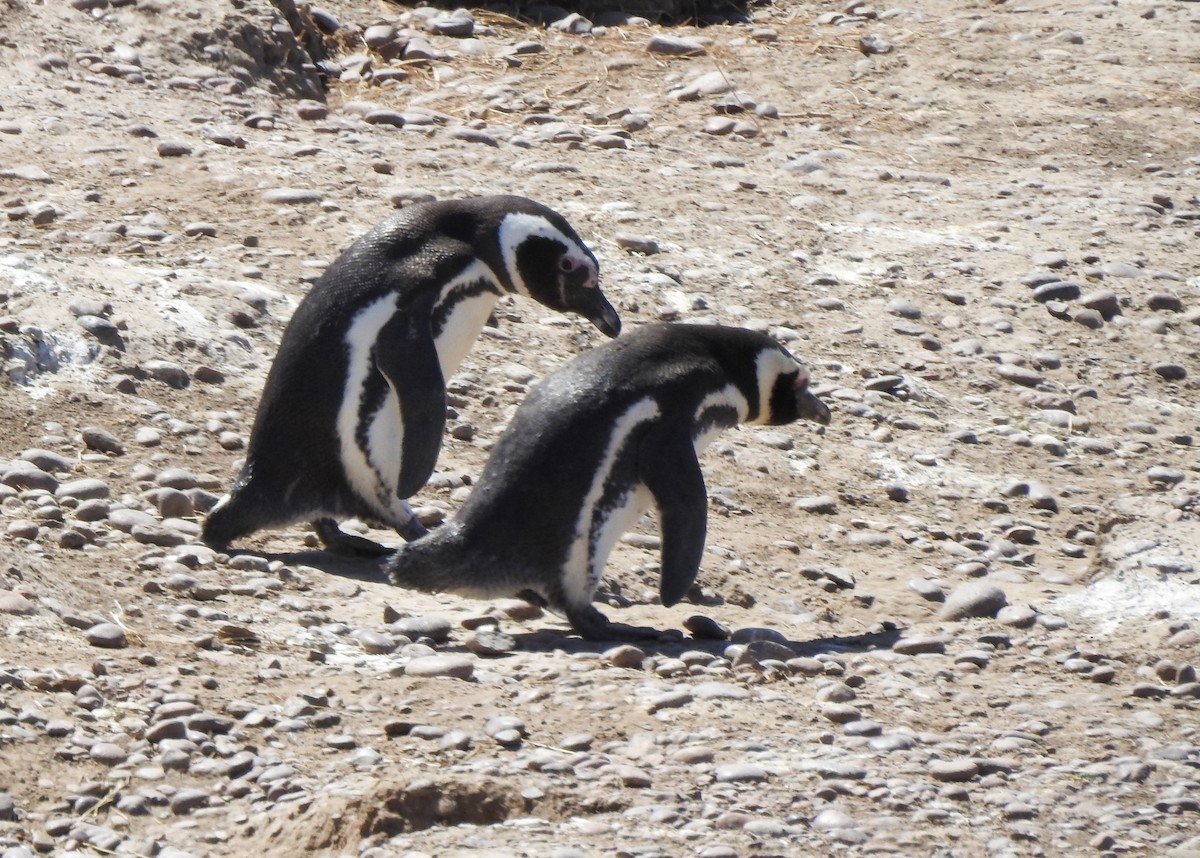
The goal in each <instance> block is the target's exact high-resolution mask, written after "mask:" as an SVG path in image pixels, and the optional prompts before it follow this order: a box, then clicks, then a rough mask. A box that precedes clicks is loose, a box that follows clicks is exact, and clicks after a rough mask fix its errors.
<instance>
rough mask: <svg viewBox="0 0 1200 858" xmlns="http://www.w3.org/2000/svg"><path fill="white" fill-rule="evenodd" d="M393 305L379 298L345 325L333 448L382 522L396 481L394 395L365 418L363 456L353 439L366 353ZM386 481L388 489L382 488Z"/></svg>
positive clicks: (398, 433) (398, 440)
mask: <svg viewBox="0 0 1200 858" xmlns="http://www.w3.org/2000/svg"><path fill="white" fill-rule="evenodd" d="M397 303H398V299H397V296H396V295H394V294H388V295H385V296H383V297H382V298H379V299H378V300H376V301H375V302H374V303H372V304H369V305H368V306H366V307H364V308H363V309H361V310H359V311H358V313H356V314H355V316H354V320H353V321H352V322H351V323H350V328H349V330H347V331H346V340H345V342H346V347H347V349H348V351H349V355H348V362H349V367H348V372H347V376H346V389H345V390H344V391H343V392H342V404H341V407H340V408H339V409H338V419H337V432H338V443H339V444H340V446H341V451H342V462H343V463H344V465H345V468H346V477H347V479H348V480H349V482H350V485H352V486H353V487H354V488H355V489H356V490H357V491H358V493H359V494H360V495H361V496H362V497H364V498H366V499H368V500H372V501H374V502H375V503H376V504H378V505H379V506H380V510H379V511H380V513H381V514H384V517H385V518H386V517H387V513H388V512H390V508H391V506H392V504H391V497H392V495H394V493H395V488H394V487H395V485H396V482H397V480H399V478H400V451H401V444H402V443H403V440H404V426H403V424H402V423H401V422H400V407H399V403H398V401H397V399H396V394H395V393H394V392H392V391H389V392H388V394H387V396H386V397H385V398H384V401H383V404H382V405H381V406H380V408H379V410H378V411H376V412H375V413H374V414H372V415H371V416H370V417H369V418H368V420H369V421H370V425H369V426H368V429H367V453H366V454H364V452H363V450H362V449H361V448H359V446H358V441H357V439H356V434H357V431H358V421H359V412H360V411H361V409H362V400H363V388H364V386H365V385H366V381H367V376H368V374H369V373H370V371H371V368H372V361H371V350H372V349H373V348H374V347H375V342H376V340H378V339H379V332H380V330H381V329H382V328H383V326H384V325H386V324H387V323H388V320H389V319H391V318H392V316H393V315H395V313H396V304H397ZM389 481H390V486H391V488H388V485H389Z"/></svg>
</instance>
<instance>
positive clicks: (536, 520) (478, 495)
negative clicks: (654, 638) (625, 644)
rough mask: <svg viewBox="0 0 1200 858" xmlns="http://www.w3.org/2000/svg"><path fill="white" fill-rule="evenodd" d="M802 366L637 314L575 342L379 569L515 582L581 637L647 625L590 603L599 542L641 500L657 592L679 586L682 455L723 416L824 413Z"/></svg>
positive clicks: (668, 596) (773, 348)
mask: <svg viewBox="0 0 1200 858" xmlns="http://www.w3.org/2000/svg"><path fill="white" fill-rule="evenodd" d="M808 380H809V376H808V371H807V369H806V368H805V367H804V366H803V365H802V364H801V363H800V362H799V361H797V360H796V358H794V357H793V356H792V355H791V354H790V353H789V352H788V351H787V350H786V349H784V348H783V347H782V346H780V345H779V344H778V343H776V342H775V341H774V340H772V339H771V338H770V337H768V336H766V335H765V334H760V333H756V332H753V331H749V330H745V329H742V328H733V327H724V326H718V325H686V324H659V325H649V326H646V327H642V328H639V329H637V330H636V331H634V332H632V333H629V334H626V335H625V336H623V337H621V338H620V339H617V340H614V341H612V342H609V343H605V344H603V345H601V346H599V347H597V348H595V349H592V350H590V351H587V352H584V353H583V354H581V355H579V356H577V357H576V358H574V359H573V360H571V361H570V362H569V363H567V364H566V365H565V366H563V367H562V368H560V369H558V370H556V371H555V372H553V373H551V374H550V375H549V376H547V377H546V378H545V379H544V380H543V381H542V382H541V383H540V384H538V385H537V386H536V387H535V388H534V389H533V391H532V392H530V394H529V395H528V397H526V399H525V401H524V402H523V403H522V404H521V405H520V407H519V408H518V409H517V411H516V413H515V414H514V416H513V418H512V420H511V422H510V423H509V425H508V427H507V428H506V429H505V431H504V433H503V435H502V436H501V437H500V439H499V440H498V441H497V442H496V445H495V447H494V448H493V449H492V453H491V456H490V458H489V460H488V462H487V464H486V466H485V467H484V470H483V473H482V474H481V475H480V477H479V479H478V481H477V482H476V485H475V488H474V489H473V490H472V492H471V494H470V496H469V497H468V498H467V500H466V502H465V503H464V504H463V506H462V508H461V509H460V510H459V512H458V514H457V515H456V516H455V517H454V518H453V519H451V520H450V521H449V522H448V523H447V524H445V525H443V526H442V527H441V528H439V529H438V530H436V531H434V532H433V533H431V534H429V535H428V536H426V537H424V538H423V539H420V540H417V541H416V542H411V543H408V544H406V545H403V546H401V547H400V548H398V549H397V550H396V552H395V554H393V555H392V556H391V557H389V558H388V559H387V561H386V564H385V571H386V573H387V575H388V577H389V578H390V579H391V581H392V583H394V584H397V585H399V586H401V587H406V588H409V589H416V590H425V591H432V592H437V591H441V592H449V593H456V594H459V595H465V596H470V597H474V598H497V597H504V596H513V595H517V596H521V597H522V598H526V599H529V600H531V601H535V602H537V603H540V604H543V605H547V606H549V607H550V608H551V609H553V610H555V611H557V612H559V613H561V614H563V615H564V616H566V618H567V619H568V620H569V621H570V623H571V625H572V626H573V628H574V629H575V631H576V632H578V633H579V634H580V635H581V636H582V637H584V638H587V639H589V640H611V639H619V638H621V637H627V636H639V637H643V636H647V634H651V635H656V634H657V632H653V630H647V629H640V628H633V627H629V626H616V625H615V624H612V623H610V622H609V620H608V619H607V618H606V617H605V616H604V615H603V614H602V613H601V612H600V611H599V610H597V609H596V607H595V606H594V605H593V604H592V598H593V596H594V595H595V592H596V589H597V587H598V586H599V583H600V579H601V574H602V572H603V569H604V564H605V561H606V560H607V558H608V555H609V552H610V551H611V550H612V548H613V546H614V544H615V543H616V541H617V540H618V539H619V538H620V536H621V534H622V533H624V532H625V531H626V530H627V529H628V528H629V527H630V526H632V525H633V523H634V522H636V521H637V519H638V517H639V516H640V515H641V514H642V513H643V512H645V511H646V510H647V509H649V508H650V507H651V506H655V507H657V509H658V517H659V526H660V528H661V531H662V548H661V552H662V558H661V559H662V573H661V574H662V577H661V582H660V588H659V597H660V599H661V601H662V603H663V604H664V605H666V606H671V605H674V604H675V603H677V602H678V601H679V600H680V599H682V598H683V597H684V595H686V593H687V591H688V589H689V588H690V587H691V585H692V583H693V582H694V581H695V579H696V574H697V572H698V570H699V566H700V559H701V555H702V553H703V551H704V541H705V535H706V529H707V513H708V495H707V490H706V488H705V484H704V477H703V474H702V473H701V469H700V462H699V460H698V458H697V456H698V454H699V453H700V451H702V450H703V449H704V447H705V446H706V445H707V444H708V443H709V442H710V441H711V440H712V439H713V438H714V437H715V436H716V435H717V434H718V433H719V432H720V431H721V430H722V429H726V428H729V427H732V426H734V425H735V424H738V423H753V424H767V425H779V424H784V423H791V422H793V421H796V420H800V419H805V420H811V421H814V422H816V423H820V424H828V423H829V408H828V407H827V406H826V405H825V404H824V403H823V402H822V401H821V400H820V399H818V398H817V397H816V396H815V395H813V393H812V392H811V391H810V390H809V389H808Z"/></svg>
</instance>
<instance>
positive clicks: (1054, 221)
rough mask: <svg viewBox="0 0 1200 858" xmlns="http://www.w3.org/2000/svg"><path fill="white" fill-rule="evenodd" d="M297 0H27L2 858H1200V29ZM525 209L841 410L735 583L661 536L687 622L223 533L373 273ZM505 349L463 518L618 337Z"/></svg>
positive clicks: (740, 531) (5, 624)
mask: <svg viewBox="0 0 1200 858" xmlns="http://www.w3.org/2000/svg"><path fill="white" fill-rule="evenodd" d="M293 11H294V10H293V9H292V8H291V7H290V5H289V4H287V3H280V4H279V6H278V8H276V7H274V6H270V5H268V4H266V3H258V2H251V3H244V4H240V5H238V6H227V5H226V4H223V3H219V2H217V0H199V2H194V3H191V4H187V5H186V6H175V5H174V4H150V3H147V2H144V0H135V2H128V0H125V2H122V3H116V4H112V5H109V4H108V3H105V2H102V0H75V2H72V3H69V4H57V3H54V4H41V3H35V2H30V0H9V2H8V3H7V4H5V7H4V9H3V20H4V29H3V30H2V31H0V66H2V67H3V68H5V72H4V80H5V82H6V86H5V88H4V90H3V92H2V93H0V208H2V209H3V213H4V217H5V227H4V230H3V231H0V355H2V356H3V360H4V372H5V379H4V380H0V402H2V403H3V408H2V410H0V421H2V424H0V426H2V430H3V442H2V446H0V525H2V530H0V539H2V540H3V542H2V543H0V630H2V632H3V636H4V637H3V646H2V648H0V856H4V858H17V856H25V855H29V854H37V853H43V854H51V853H52V854H56V855H62V854H72V853H79V854H110V853H114V852H115V853H117V854H129V855H159V856H175V857H176V858H178V856H184V855H229V856H242V855H247V854H253V853H258V854H262V855H295V854H299V852H300V851H301V850H302V849H303V850H308V851H309V852H310V853H311V854H330V855H343V854H344V855H370V856H384V855H412V856H416V855H436V856H443V855H455V854H460V853H464V854H465V853H466V852H467V851H468V850H470V851H472V852H473V853H474V854H491V855H496V856H510V855H511V856H515V855H533V856H558V858H567V856H577V855H582V856H591V855H620V856H639V858H643V856H652V855H668V856H703V858H723V856H767V855H781V856H782V855H812V854H824V853H826V852H828V851H831V850H833V849H834V848H836V849H838V850H839V851H841V852H843V853H845V854H898V855H929V856H934V855H937V856H1007V855H1014V856H1017V855H1021V856H1023V855H1047V856H1063V855H1098V856H1108V855H1146V856H1163V855H1171V856H1177V858H1179V856H1195V855H1200V840H1198V839H1197V834H1196V832H1197V830H1200V771H1198V769H1200V733H1198V729H1200V714H1198V711H1197V705H1198V704H1197V699H1198V698H1200V684H1198V683H1197V679H1196V666H1197V665H1198V664H1200V587H1198V586H1197V585H1198V584H1200V569H1198V568H1197V563H1198V562H1200V561H1198V560H1197V557H1198V556H1200V525H1198V523H1197V515H1198V512H1197V497H1198V491H1197V485H1198V483H1197V479H1198V477H1197V474H1198V471H1200V467H1198V463H1200V455H1198V453H1197V447H1198V446H1200V442H1198V441H1197V435H1198V433H1200V409H1198V408H1197V392H1198V387H1197V384H1198V382H1197V378H1198V377H1200V361H1198V360H1197V357H1198V354H1200V241H1197V239H1198V238H1200V199H1198V196H1197V195H1198V194H1200V181H1198V178H1200V122H1198V121H1197V116H1198V115H1200V112H1198V108H1200V73H1198V72H1197V68H1198V66H1197V62H1198V61H1200V53H1198V49H1197V46H1198V45H1200V38H1198V37H1200V7H1198V6H1197V5H1196V4H1194V3H1189V2H1177V0H1163V2H1139V0H1132V2H1124V3H1120V4H1112V3H1096V4H1094V5H1085V4H1084V3H1081V2H1068V3H1065V4H1064V3H1048V2H1046V3H1043V2H1029V3H1015V2H1008V3H997V4H992V3H968V4H966V5H963V4H961V3H949V2H946V0H927V2H920V3H918V4H915V5H909V6H902V7H895V8H889V9H874V8H872V7H869V6H867V5H865V4H857V3H850V4H846V5H836V4H818V3H807V2H795V3H791V2H789V3H780V4H778V5H774V6H763V7H755V8H754V9H752V10H751V12H750V16H751V18H752V20H751V22H749V23H745V24H725V25H718V26H709V27H703V28H697V27H691V26H678V27H660V26H657V25H652V24H649V23H646V22H639V21H637V20H624V21H622V20H620V19H619V18H616V17H612V18H609V17H601V16H596V18H595V19H594V20H592V21H588V20H586V19H582V18H579V17H573V18H566V19H558V20H557V21H554V20H553V18H552V16H551V18H550V19H548V20H549V21H550V23H549V24H548V25H547V24H538V23H531V22H529V21H526V20H518V19H516V18H512V17H509V16H506V15H503V14H501V13H498V12H495V11H484V10H471V11H469V12H454V11H450V10H428V9H407V8H405V7H400V6H396V5H391V4H381V5H378V6H372V7H370V8H366V7H365V6H362V5H357V6H356V4H351V3H346V2H330V3H328V4H325V6H324V8H322V9H318V10H315V11H313V10H305V9H301V10H300V12H299V13H296V14H294V15H290V20H291V23H290V24H289V13H291V12H293ZM293 25H294V28H293ZM317 63H323V64H324V65H322V66H320V68H321V69H322V71H323V73H324V75H325V76H326V78H327V79H328V80H329V88H328V92H327V97H326V98H325V100H324V101H321V100H320V98H319V96H320V91H319V88H316V87H319V82H320V81H319V75H318V73H317V69H318V65H317ZM498 192H516V193H522V194H525V195H528V196H531V197H534V198H537V199H540V200H543V201H545V202H547V203H549V204H551V205H552V206H554V207H555V208H557V209H559V210H560V211H561V212H563V213H564V214H565V215H566V216H567V217H568V218H569V219H570V220H571V221H572V223H573V224H574V225H575V226H576V227H577V229H578V230H579V232H580V233H581V234H582V235H583V236H584V237H585V238H586V239H587V240H588V241H589V242H590V243H591V244H592V246H593V247H594V249H595V251H596V254H597V256H598V258H599V259H600V261H601V267H602V272H603V278H604V288H605V290H606V292H607V293H608V294H609V295H610V297H611V298H612V299H613V301H614V303H615V304H616V305H617V306H618V307H619V309H620V311H621V314H622V316H623V319H624V321H625V324H626V325H627V326H633V325H636V324H638V323H641V322H646V321H652V320H663V319H667V320H670V319H677V320H688V321H704V320H708V321H719V322H723V323H728V324H741V325H745V326H747V327H754V328H759V329H762V330H766V331H769V332H771V333H772V334H774V335H775V336H776V337H778V338H779V339H780V340H781V341H783V342H784V343H785V344H786V345H787V346H788V347H789V348H791V349H792V350H793V351H794V352H795V353H796V354H797V355H798V356H799V357H800V358H802V359H803V360H805V361H806V362H808V363H809V364H810V366H811V367H812V372H813V377H814V380H815V381H814V383H815V385H816V387H817V389H818V391H819V392H820V393H821V395H822V396H823V397H824V398H825V399H826V401H828V402H829V403H830V404H831V407H832V408H833V410H834V421H833V423H832V425H831V426H829V427H828V429H826V430H824V431H817V430H815V429H814V427H811V426H807V425H800V424H798V425H796V426H791V427H784V428H782V429H771V430H740V431H734V432H729V433H727V434H726V435H725V436H723V438H722V439H720V440H719V441H718V442H717V443H716V444H714V445H713V446H712V447H711V448H710V449H709V452H708V453H707V454H706V456H705V459H704V466H705V472H706V478H707V481H708V485H709V490H710V504H709V540H708V548H707V551H706V554H705V560H704V564H703V567H702V571H701V575H700V579H699V585H698V587H697V588H696V589H695V590H694V592H693V594H692V598H691V599H690V604H685V605H681V606H679V607H677V608H675V609H671V610H667V609H663V608H662V607H661V606H658V605H657V604H656V601H655V598H654V593H655V590H656V588H657V566H656V563H657V547H658V543H657V530H656V527H655V525H654V522H653V520H652V517H648V518H647V519H646V520H644V521H643V522H641V523H640V524H639V526H638V527H637V528H636V530H635V531H634V532H633V533H631V534H629V535H628V536H627V538H626V539H625V540H624V541H623V543H622V544H621V545H620V546H619V547H618V549H617V550H616V551H615V552H614V554H613V557H612V558H611V560H610V563H609V578H608V579H607V581H606V590H607V592H608V596H607V601H608V602H609V605H608V606H607V607H605V608H604V610H605V611H606V613H608V615H609V616H610V617H612V618H613V619H616V620H619V621H622V622H630V623H635V624H654V625H656V626H658V627H660V628H663V629H664V630H673V631H669V632H667V633H665V634H664V636H663V638H662V640H661V641H659V642H657V643H654V644H653V645H647V646H641V647H640V648H638V647H633V646H629V645H622V644H619V642H614V644H613V645H611V646H605V645H596V644H587V643H585V642H582V641H579V640H578V639H576V638H571V637H569V636H567V635H566V627H565V625H564V624H563V623H562V622H561V620H559V619H558V618H556V617H553V616H550V615H543V614H541V613H540V612H538V611H536V610H531V609H530V608H529V607H528V606H526V605H524V604H523V603H519V602H501V603H496V604H492V603H478V602H469V601H465V600H461V599H456V598H453V597H449V596H445V597H432V596H422V595H419V594H413V593H408V592H406V591H403V590H398V589H395V588H391V587H388V586H386V585H384V584H382V583H379V581H378V580H377V578H376V574H375V570H374V569H373V568H371V567H370V566H369V565H368V564H353V563H349V562H347V561H344V560H338V559H337V558H333V557H330V556H329V555H327V554H324V553H322V552H320V551H318V550H316V548H315V544H316V543H315V540H314V539H313V537H312V535H311V534H309V533H307V532H306V530H305V528H303V527H297V528H294V529H291V530H287V531H280V532H275V533H267V534H262V535H260V536H259V537H256V538H255V539H254V540H251V541H250V543H249V547H251V548H252V549H254V551H253V553H249V554H242V555H235V556H232V557H229V556H225V555H215V554H214V553H213V552H211V551H209V550H207V549H205V548H204V547H202V546H200V545H199V544H198V543H197V541H196V535H197V533H198V523H199V521H200V520H202V515H203V510H205V509H206V508H207V507H208V506H210V505H211V503H212V502H213V501H214V500H215V498H216V497H217V496H219V494H220V493H221V492H222V491H223V490H224V488H225V487H227V486H228V484H229V481H230V479H231V477H232V475H233V474H234V473H235V472H236V468H237V465H238V463H239V461H240V456H241V455H242V449H243V446H244V444H245V439H246V436H247V433H248V431H249V427H250V422H251V420H252V418H253V413H254V408H255V403H256V400H257V396H258V392H259V390H260V389H261V384H262V380H263V378H264V375H265V372H266V369H267V367H268V366H269V365H270V361H271V358H272V355H273V353H274V348H275V345H276V344H277V343H278V340H279V336H280V333H281V331H282V329H283V326H284V324H285V323H286V320H287V318H288V316H289V314H290V313H291V311H292V309H293V308H294V307H295V305H296V302H297V300H298V298H299V296H300V295H302V294H303V291H304V289H305V288H306V286H307V285H308V284H309V283H311V282H312V281H313V280H314V279H315V278H316V277H317V276H319V273H320V271H321V270H322V267H323V266H324V265H326V264H328V262H329V261H330V260H331V259H333V258H334V257H335V256H336V255H337V253H338V252H339V251H340V250H341V249H343V248H344V247H345V246H347V245H348V244H349V243H350V242H351V241H352V240H353V239H354V238H356V237H357V236H358V235H361V234H362V233H363V232H364V231H365V230H366V229H367V228H368V227H369V226H371V225H372V224H374V223H375V222H377V221H378V220H380V219H381V218H382V217H383V216H384V215H385V214H386V213H387V212H388V211H389V210H390V209H391V208H392V207H393V206H395V205H403V204H405V203H407V202H409V201H412V200H415V199H421V198H427V197H431V196H432V197H439V198H447V197H455V196H463V195H468V194H478V193H498ZM497 321H498V325H497V327H494V328H489V329H487V330H486V331H485V333H484V335H483V336H482V337H481V338H480V341H479V342H478V343H477V345H476V347H475V348H474V350H473V351H472V352H471V354H470V355H469V356H468V358H467V360H466V362H465V364H464V366H463V369H462V371H461V372H460V374H459V375H458V376H456V377H455V378H454V379H453V380H452V382H451V385H450V389H451V392H452V394H453V402H452V406H453V412H454V413H453V414H452V420H451V421H450V424H449V429H448V434H447V438H446V443H445V446H444V448H443V452H442V457H441V460H440V462H439V472H438V474H437V475H436V476H435V477H434V479H433V480H432V481H431V482H430V484H429V486H428V487H427V488H426V489H425V490H424V491H423V492H422V493H421V495H420V496H419V497H418V498H417V503H418V504H419V506H420V507H421V510H422V514H423V515H424V516H425V517H426V518H427V519H428V520H430V521H436V520H438V519H439V518H441V517H444V516H446V515H450V514H452V513H453V510H454V509H455V508H456V507H457V506H458V505H459V503H460V502H461V500H462V498H463V497H465V496H466V494H467V493H468V492H469V491H470V485H471V482H472V478H473V475H475V474H478V473H479V471H480V469H481V467H482V463H483V462H484V460H485V457H486V454H487V449H488V447H489V445H490V444H491V442H492V441H494V439H495V438H496V437H497V434H498V433H499V431H500V429H501V428H502V427H503V424H504V422H505V420H506V419H507V417H508V415H509V414H510V413H511V411H512V409H513V408H515V407H516V405H517V404H518V403H519V402H520V400H521V398H522V396H523V395H524V393H525V392H526V391H527V390H528V389H529V387H530V386H531V385H532V384H534V383H535V382H536V380H537V378H539V377H540V376H542V375H544V374H546V373H547V372H548V371H550V370H551V369H553V368H554V367H555V366H558V365H560V364H561V363H562V362H563V361H565V360H567V359H569V358H570V356H571V355H573V354H576V353H578V352H579V351H581V350H583V349H585V348H587V347H589V346H591V345H594V344H596V343H597V342H598V341H599V336H600V335H599V334H597V333H595V332H594V331H592V330H591V329H590V328H589V326H587V325H586V323H584V322H581V321H579V320H577V319H569V318H563V317H556V316H552V315H550V314H548V313H547V312H546V311H544V310H543V309H542V308H540V307H538V306H536V305H532V304H530V303H528V302H525V301H523V300H519V299H513V300H511V301H506V302H504V304H503V305H502V306H501V308H500V312H499V313H498V318H497ZM373 535H374V536H375V537H376V538H380V539H384V540H388V539H391V538H392V537H391V536H390V535H389V534H386V533H374V534H373ZM725 632H728V633H729V634H730V639H728V640H726V639H722V636H723V635H724V634H725Z"/></svg>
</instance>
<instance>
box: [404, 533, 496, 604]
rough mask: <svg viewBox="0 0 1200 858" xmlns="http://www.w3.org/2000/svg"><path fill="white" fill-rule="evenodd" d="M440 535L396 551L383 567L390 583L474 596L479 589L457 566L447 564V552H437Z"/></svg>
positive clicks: (433, 591) (407, 588)
mask: <svg viewBox="0 0 1200 858" xmlns="http://www.w3.org/2000/svg"><path fill="white" fill-rule="evenodd" d="M438 535H440V534H434V535H431V536H425V537H422V538H421V539H418V540H416V541H415V542H409V543H405V544H404V545H401V546H400V547H399V548H397V549H396V552H395V553H394V554H393V555H392V556H391V557H390V558H388V561H387V565H386V566H385V567H384V572H385V573H386V574H387V577H388V580H390V581H391V582H392V583H393V584H395V585H396V586H397V587H403V588H404V589H406V590H420V591H421V592H424V593H457V594H459V595H471V594H472V593H473V592H474V591H475V590H476V589H477V588H475V587H473V586H472V584H471V581H470V580H469V576H467V575H465V574H463V573H462V571H461V570H460V569H458V567H457V566H456V565H455V564H453V563H448V562H445V561H446V560H447V557H446V554H447V553H448V552H446V551H438V550H437V546H435V545H434V539H435V537H436V536H438ZM430 549H433V550H430ZM439 555H441V556H439Z"/></svg>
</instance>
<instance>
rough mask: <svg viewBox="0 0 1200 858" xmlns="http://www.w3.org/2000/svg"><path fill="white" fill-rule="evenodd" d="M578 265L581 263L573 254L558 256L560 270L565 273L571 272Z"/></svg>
mask: <svg viewBox="0 0 1200 858" xmlns="http://www.w3.org/2000/svg"><path fill="white" fill-rule="evenodd" d="M578 267H579V263H578V262H577V261H576V260H575V258H574V257H573V256H560V257H559V258H558V270H559V271H561V272H563V273H564V274H570V273H571V272H572V271H574V270H575V269H576V268H578Z"/></svg>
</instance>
